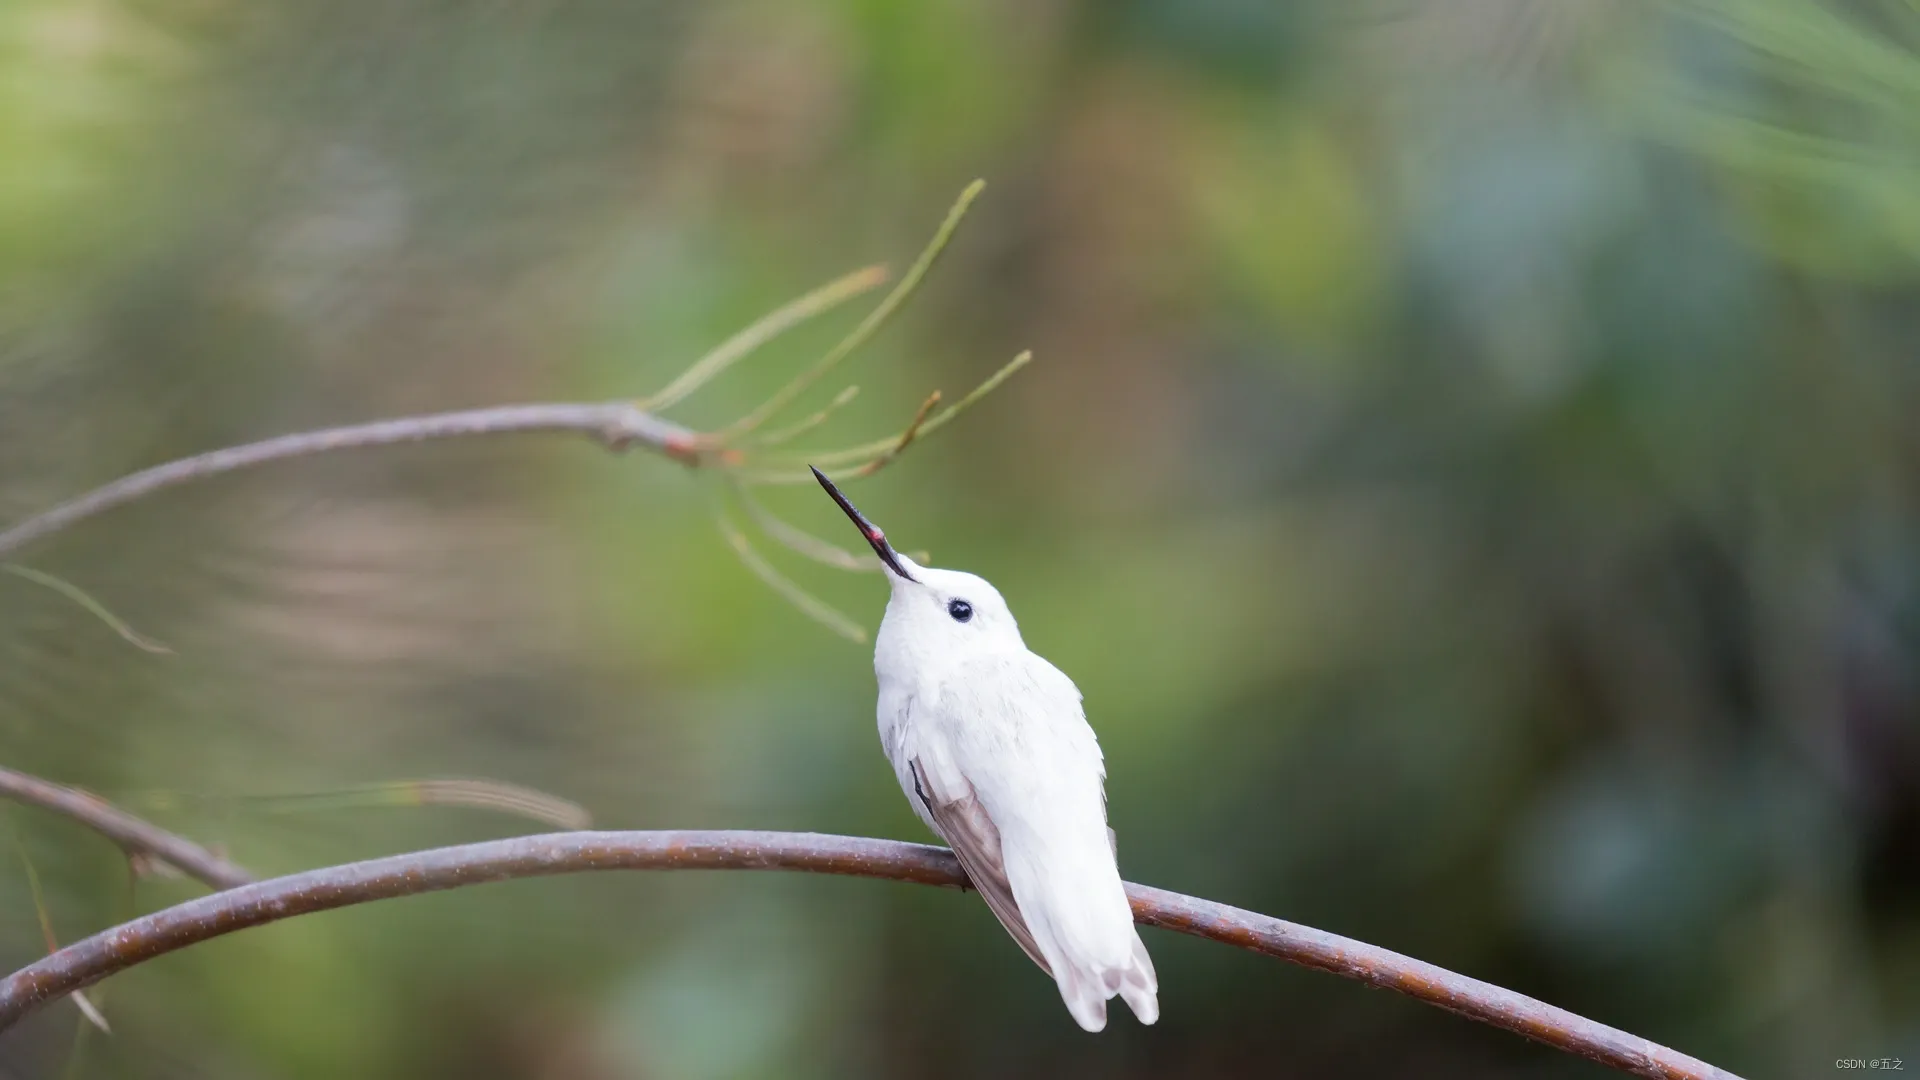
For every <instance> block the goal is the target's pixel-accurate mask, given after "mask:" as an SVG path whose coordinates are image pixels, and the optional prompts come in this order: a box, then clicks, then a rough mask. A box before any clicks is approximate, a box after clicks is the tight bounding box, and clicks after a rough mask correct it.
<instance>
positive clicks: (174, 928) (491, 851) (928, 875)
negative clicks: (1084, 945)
mask: <svg viewBox="0 0 1920 1080" xmlns="http://www.w3.org/2000/svg"><path fill="white" fill-rule="evenodd" d="M699 869H706V870H800V871H806V872H810V873H817V874H845V875H851V876H855V877H870V878H883V879H887V880H892V881H908V882H914V883H917V884H921V885H941V886H946V887H949V888H963V887H965V885H966V880H967V879H966V875H965V874H963V873H962V872H961V870H960V867H959V864H958V863H956V862H955V861H954V858H953V855H952V853H950V852H948V851H946V850H945V849H942V848H935V847H927V846H925V845H922V844H907V843H901V842H898V841H892V840H868V839H862V838H858V837H849V836H826V835H821V834H817V833H775V832H727V831H714V832H574V833H552V834H548V835H545V836H525V837H516V838H514V839H510V840H494V841H490V842H487V843H480V844H466V845H462V846H460V847H448V848H437V849H435V850H432V851H422V852H415V853H412V854H407V855H395V856H391V857H389V858H384V859H373V860H370V861H367V862H359V863H349V864H347V865H344V866H335V867H328V868H326V869H321V870H310V871H307V872H306V873H302V874H294V875H291V876H289V877H283V878H275V879H273V880H271V881H263V882H260V883H259V884H256V885H248V886H245V887H243V888H238V889H234V890H231V891H229V892H222V893H215V894H213V895H211V896H205V897H201V898H200V899H197V900H191V901H188V902H187V903H184V904H180V905H178V906H177V907H172V908H168V909H166V910H164V911H159V912H155V913H154V914H151V915H148V916H145V917H144V918H140V919H136V920H134V921H132V922H130V923H126V924H125V925H122V926H119V927H116V928H114V929H112V930H107V931H104V932H102V933H99V934H95V935H94V936H93V937H90V938H87V939H86V940H84V941H80V942H76V943H74V944H72V945H69V946H67V947H66V948H64V949H61V950H60V951H59V952H56V953H54V954H53V955H51V956H49V957H47V958H46V959H44V960H41V961H39V962H38V963H35V964H33V965H31V966H29V967H26V968H22V969H21V970H19V971H17V972H15V973H14V974H13V975H11V976H9V977H8V978H7V979H6V980H5V982H0V1030H4V1029H5V1028H7V1027H10V1026H11V1025H13V1024H14V1023H15V1022H17V1021H18V1020H19V1019H20V1018H21V1017H23V1016H25V1015H26V1014H27V1013H28V1012H30V1011H32V1010H33V1009H35V1008H37V1007H39V1006H41V1005H43V1004H45V1003H47V1002H49V1001H52V1000H53V999H55V998H57V997H60V996H62V995H64V994H70V993H72V992H74V991H76V990H81V989H84V988H86V987H88V986H91V985H93V984H94V983H96V982H98V981H100V980H101V979H104V978H106V977H107V976H109V975H112V974H114V973H115V972H118V971H123V970H125V969H127V968H129V967H132V966H134V965H135V964H139V963H143V962H145V961H147V960H151V959H153V958H155V957H158V956H162V955H165V954H166V953H169V952H172V951H174V950H176V949H182V948H185V947H186V946H188V945H192V944H195V943H197V942H201V941H205V940H207V939H209V938H214V937H218V936H220V935H222V934H229V933H232V932H233V931H235V930H242V929H245V928H247V927H250V926H259V925H261V924H263V923H269V922H274V921H277V920H280V919H285V918H289V917H291V916H295V915H304V914H308V913H311V912H316V911H328V910H331V909H334V908H340V907H346V906H348V905H351V904H361V903H366V902H368V901H372V900H383V899H387V898H390V897H397V896H409V895H413V894H416V893H425V892H435V891H438V890H442V889H452V888H458V887H460V886H463V885H474V884H479V883H481V882H488V881H502V880H505V879H508V878H521V877H536V876H540V875H546V874H566V873H576V872H579V871H585V870H699ZM1127 895H1128V898H1129V899H1130V900H1131V901H1132V903H1133V912H1134V918H1135V919H1136V920H1138V921H1139V922H1141V923H1143V924H1145V925H1147V926H1158V927H1162V928H1164V929H1168V930H1174V931H1178V932H1180V933H1183V934H1192V935H1194V936H1195V937H1203V938H1208V939H1211V940H1213V941H1219V942H1223V943H1225V944H1228V945H1233V946H1236V947H1238V948H1242V949H1247V950H1249V951H1252V952H1258V953H1262V954H1265V955H1267V956H1273V957H1278V958H1280V959H1282V960H1288V961H1291V962H1293V963H1296V964H1303V965H1305V966H1307V967H1312V968H1318V969H1320V970H1322V971H1330V972H1332V973H1334V974H1336V975H1342V976H1345V977H1347V978H1350V979H1357V980H1359V981H1361V982H1364V983H1367V984H1369V985H1371V986H1377V987H1382V988H1385V989H1389V990H1395V991H1398V992H1400V993H1403V994H1406V995H1408V996H1409V997H1414V998H1417V999H1419V1000H1421V1001H1425V1002H1427V1003H1428V1004H1432V1005H1438V1006H1440V1007H1441V1008H1443V1009H1447V1010H1449V1011H1451V1012H1456V1013H1459V1014H1460V1015H1462V1016H1466V1017H1469V1018H1471V1019H1474V1020H1479V1021H1481V1022H1482V1023H1486V1024H1491V1025H1493V1026H1494V1027H1498V1028H1501V1029H1504V1030H1506V1031H1511V1032H1515V1033H1517V1034H1520V1035H1525V1036H1527V1037H1528V1038H1530V1039H1535V1040H1538V1041H1540V1042H1543V1043H1546V1044H1547V1045H1549V1046H1554V1047H1557V1048H1559V1049H1561V1050H1565V1051H1568V1052H1569V1053H1574V1054H1579V1055H1580V1056H1582V1057H1586V1058H1590V1059H1592V1060H1594V1061H1597V1062H1600V1063H1601V1064H1604V1065H1611V1066H1613V1067H1614V1068H1616V1069H1622V1070H1625V1071H1627V1072H1631V1073H1634V1074H1636V1075H1640V1076H1648V1077H1659V1078H1663V1080H1706V1078H1715V1080H1733V1077H1732V1076H1731V1074H1729V1073H1727V1072H1724V1071H1722V1070H1720V1069H1716V1068H1714V1067H1713V1066H1711V1065H1708V1064H1706V1063H1705V1062H1702V1061H1697V1060H1695V1059H1693V1058H1690V1057H1687V1056H1686V1055H1684V1054H1680V1053H1677V1052H1675V1051H1673V1050H1669V1049H1667V1048H1666V1047H1664V1046H1660V1045H1658V1044H1657V1043H1652V1042H1649V1041H1647V1040H1646V1039H1642V1038H1639V1037H1637V1036H1634V1035H1629V1034H1628V1033H1626V1032H1624V1031H1620V1030H1617V1029H1615V1028H1610V1027H1607V1026H1605V1025H1603V1024H1597V1023H1594V1022H1593V1021H1591V1020H1587V1019H1585V1018H1583V1017H1580V1016H1576V1015H1574V1014H1573V1013H1570V1012H1568V1011H1566V1010H1565V1009H1557V1008H1554V1007H1553V1006H1551V1005H1547V1004H1544V1003H1542V1002H1539V1001H1535V1000H1533V999H1532V998H1529V997H1526V996H1524V995H1521V994H1516V993H1514V992H1512V991H1510V990H1503V989H1501V988H1500V987H1497V986H1493V985H1490V984H1488V983H1484V982H1480V981H1479V980H1477V979H1469V978H1467V977H1465V976H1463V975H1456V974H1454V973H1453V972H1450V971H1447V970H1445V969H1443V968H1438V967H1435V966H1433V965H1432V964H1426V963H1422V962H1421V961H1418V960H1414V959H1411V958H1408V957H1405V956H1401V955H1400V954H1398V953H1394V952H1389V951H1388V950H1386V949H1380V948H1376V947H1374V946H1372V945H1366V944H1363V943H1361V942H1358V941H1352V940H1349V939H1347V938H1342V937H1338V936H1336V935H1333V934H1328V933H1324V932H1322V931H1319V930H1314V929H1311V928H1309V927H1304V926H1299V925H1296V924H1294V923H1289V922H1283V921H1281V920H1279V919H1273V918H1269V917H1267V916H1265V915H1259V914H1255V913H1254V912H1251V911H1243V910H1241V909H1239V908H1233V907H1228V906H1226V905H1225V904H1216V903H1213V902H1212V901H1208V900H1199V899H1195V898H1193V897H1190V896H1181V895H1180V894H1178V893H1170V892H1166V891H1163V890H1160V889H1151V888H1147V887H1145V886H1140V885H1128V886H1127Z"/></svg>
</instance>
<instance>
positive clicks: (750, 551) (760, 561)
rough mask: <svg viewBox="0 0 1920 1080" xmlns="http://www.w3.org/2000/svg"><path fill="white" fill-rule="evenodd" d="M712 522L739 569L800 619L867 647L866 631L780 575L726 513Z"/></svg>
mask: <svg viewBox="0 0 1920 1080" xmlns="http://www.w3.org/2000/svg"><path fill="white" fill-rule="evenodd" d="M715 520H716V521H717V522H718V523H719V526H720V535H722V536H724V537H726V539H727V546H728V547H730V548H732V549H733V553H734V555H736V556H738V557H739V559H740V563H741V565H743V566H745V567H746V568H747V569H748V570H749V571H751V572H752V573H753V576H755V577H757V578H759V579H760V580H761V581H762V582H764V583H765V584H766V586H767V587H768V588H770V589H772V590H773V591H774V592H777V593H779V594H780V595H781V596H782V597H784V598H786V601H787V603H789V604H792V605H793V606H794V607H797V608H799V609H800V613H801V614H802V615H805V616H807V617H808V618H810V619H812V620H813V621H814V622H817V623H819V624H820V625H822V626H824V627H826V628H827V629H829V630H831V631H833V632H834V633H836V634H838V635H840V636H841V637H843V638H846V639H847V640H848V641H851V642H853V643H854V644H856V645H863V644H865V643H866V640H867V631H866V630H865V629H864V628H863V627H861V625H860V624H859V623H857V622H854V621H853V619H852V618H850V617H849V616H848V615H847V614H846V613H845V612H843V611H841V610H840V609H839V608H836V607H834V606H833V605H832V604H829V603H827V602H826V601H825V600H822V599H820V598H819V597H817V596H815V595H813V594H812V593H810V592H808V591H807V590H806V589H804V588H802V587H801V586H800V585H799V584H798V583H797V582H795V581H794V580H793V579H792V578H789V577H787V575H785V574H783V573H781V572H780V570H779V568H778V567H776V566H774V565H773V564H772V563H770V562H768V561H767V559H766V556H764V555H762V554H760V552H759V551H758V550H757V549H755V548H754V546H753V541H751V540H748V539H747V534H746V533H743V532H741V531H740V529H739V528H738V527H737V526H735V525H734V523H733V522H731V521H729V520H727V515H726V512H725V511H721V512H720V513H719V514H717V515H716V516H715Z"/></svg>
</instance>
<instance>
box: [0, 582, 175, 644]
mask: <svg viewBox="0 0 1920 1080" xmlns="http://www.w3.org/2000/svg"><path fill="white" fill-rule="evenodd" d="M0 570H5V571H7V572H8V573H10V574H13V575H14V576H15V577H21V578H25V579H27V580H28V581H31V582H33V583H34V584H36V585H44V586H46V587H47V588H49V589H52V590H53V591H54V592H57V593H59V594H60V595H61V596H64V597H66V598H67V599H69V600H71V601H73V602H74V603H76V604H78V605H80V606H81V607H82V608H85V609H86V611H87V612H88V613H89V614H91V615H92V616H93V617H94V618H96V619H99V620H100V621H101V622H103V623H106V624H107V627H108V629H110V630H112V631H113V632H114V633H116V634H118V635H120V636H121V638H123V639H125V640H126V641H127V643H128V644H130V645H132V646H133V647H134V648H136V649H140V650H142V651H144V652H150V653H158V654H161V655H166V656H171V655H173V650H172V649H169V648H167V647H166V646H165V645H162V644H161V643H160V642H158V641H155V640H153V639H152V638H150V637H148V636H146V635H145V634H142V633H140V632H139V631H137V630H135V629H134V628H133V627H131V626H128V625H127V623H126V620H124V619H122V618H120V616H118V615H115V614H114V613H113V612H111V611H108V610H107V606H106V605H105V604H102V603H101V602H100V601H98V600H95V599H94V598H93V597H91V596H89V595H87V593H86V591H85V590H83V589H82V588H80V586H78V585H75V584H74V583H72V582H70V581H67V580H65V579H63V578H57V577H54V576H53V575H52V574H48V573H45V572H43V571H40V570H35V569H33V568H32V567H30V566H21V565H20V564H19V563H0Z"/></svg>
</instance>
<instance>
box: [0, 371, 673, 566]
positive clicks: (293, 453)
mask: <svg viewBox="0 0 1920 1080" xmlns="http://www.w3.org/2000/svg"><path fill="white" fill-rule="evenodd" d="M530 432H544V433H572V434H576V435H585V436H586V437H588V438H590V439H593V440H594V441H596V442H598V443H600V444H601V445H602V446H605V447H606V448H607V449H609V450H624V449H626V448H627V447H629V446H644V447H647V448H649V449H652V450H657V451H659V452H661V453H663V454H666V455H667V456H669V457H672V458H674V459H676V460H679V461H682V462H685V463H687V464H698V463H699V460H700V451H699V437H698V435H696V434H695V433H694V432H693V431H692V430H691V429H688V428H685V427H682V426H680V425H679V424H676V423H673V422H672V421H669V420H662V419H660V418H659V417H657V416H655V415H653V414H652V413H649V412H643V411H641V410H640V409H638V408H636V407H634V406H633V405H630V404H628V403H626V402H623V401H612V402H598V403H587V404H540V405H502V406H497V407H494V408H487V409H468V410H465V411H462V412H447V413H433V414H430V415H427V416H408V417H401V418H399V419H396V420H376V421H374V422H373V423H369V424H352V425H349V426H346V427H336V428H323V429H321V430H319V431H303V432H300V433H298V434H294V435H282V436H279V437H278V438H273V439H265V440H263V441H261V442H255V443H247V444H245V445H243V446H230V447H227V448H225V449H222V450H212V451H209V452H207V453H204V454H196V455H195V456H193V457H188V458H181V459H180V460H178V461H169V462H167V463H166V464H164V465H155V466H154V467H153V468H151V469H143V470H141V471H140V472H137V473H132V474H129V475H127V476H123V477H121V478H120V479H118V480H115V481H114V482H113V483H111V484H108V485H106V486H105V487H100V488H95V489H94V490H93V491H90V492H88V493H87V494H85V495H82V496H80V497H79V498H77V499H74V500H72V501H71V502H67V503H62V504H61V505H59V506H56V507H54V508H53V509H51V510H48V511H46V512H45V513H43V514H39V515H36V516H34V517H31V518H28V519H27V520H25V521H23V522H21V523H19V524H18V525H15V526H13V527H12V528H10V529H7V530H5V531H0V558H4V557H6V556H8V555H11V554H12V553H14V552H15V551H18V550H20V549H21V548H23V547H26V546H27V545H28V544H31V543H33V542H35V541H37V540H40V539H42V538H44V537H46V536H49V535H51V534H53V533H56V532H59V531H60V530H61V529H64V528H66V527H68V526H69V525H72V524H74V523H75V522H77V521H80V520H82V519H84V518H89V517H92V516H93V515H95V514H98V513H101V512H102V511H105V510H111V509H113V508H114V507H116V506H120V505H121V504H123V503H129V502H132V501H133V500H135V499H138V498H142V497H144V496H147V495H151V494H152V493H154V492H156V491H159V490H161V489H162V488H169V487H173V486H175V485H177V484H184V483H187V482H188V481H191V480H200V479H203V478H205V477H209V476H218V475H219V474H221V473H229V472H234V471H236V470H239V469H245V468H249V467H252V466H254V465H264V464H266V463H268V462H272V461H283V460H286V459H287V458H297V457H308V456H311V455H314V454H323V453H328V452H330V451H334V450H356V449H361V448H364V447H371V446H391V445H394V444H395V443H410V442H425V441H427V440H429V439H453V438H461V437H465V436H474V435H509V434H520V433H530Z"/></svg>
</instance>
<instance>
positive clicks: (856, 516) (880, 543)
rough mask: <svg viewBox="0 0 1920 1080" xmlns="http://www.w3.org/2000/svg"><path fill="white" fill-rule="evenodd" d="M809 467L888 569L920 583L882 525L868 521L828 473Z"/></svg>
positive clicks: (814, 476)
mask: <svg viewBox="0 0 1920 1080" xmlns="http://www.w3.org/2000/svg"><path fill="white" fill-rule="evenodd" d="M807 468H809V469H813V478H814V479H815V480H818V481H820V486H821V487H823V488H826V489H827V494H829V495H831V496H833V501H834V502H837V503H839V504H840V509H842V510H845V511H846V512H847V516H848V517H850V518H852V519H853V524H854V526H855V527H857V528H858V529H859V530H860V535H861V536H864V537H866V538H867V543H869V544H872V545H873V553H874V554H875V555H878V556H880V561H881V562H883V563H886V564H887V569H889V570H891V571H893V572H894V573H896V574H898V575H900V576H901V577H902V578H904V579H905V580H907V581H912V582H914V583H915V584H918V583H919V582H918V579H916V578H915V577H914V576H913V575H912V574H909V573H907V568H906V567H904V566H901V565H900V556H899V555H898V554H897V553H895V552H894V550H893V545H892V544H889V543H887V534H886V533H883V532H881V531H880V526H878V525H875V524H874V523H873V522H871V521H868V520H867V517H866V515H865V514H862V513H861V512H860V511H859V510H857V509H855V508H854V505H853V504H852V503H850V502H848V501H847V497H846V496H845V495H842V494H840V489H839V488H837V487H834V486H833V481H831V480H829V479H827V474H826V473H823V472H821V471H820V470H819V469H814V468H813V466H811V465H809V466H807Z"/></svg>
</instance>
